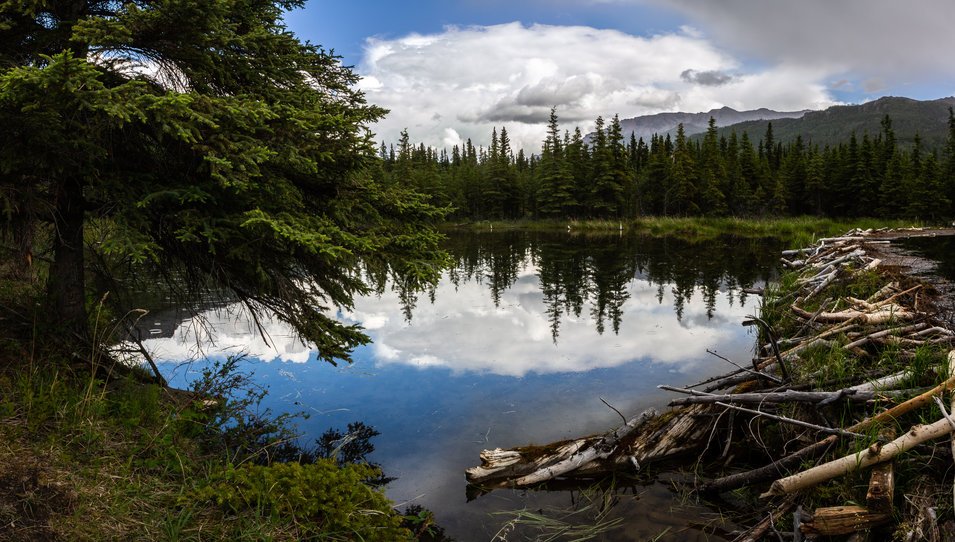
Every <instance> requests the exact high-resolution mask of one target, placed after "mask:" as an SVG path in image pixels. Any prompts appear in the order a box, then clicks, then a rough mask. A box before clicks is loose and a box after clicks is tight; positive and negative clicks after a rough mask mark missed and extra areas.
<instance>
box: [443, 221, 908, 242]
mask: <svg viewBox="0 0 955 542" xmlns="http://www.w3.org/2000/svg"><path fill="white" fill-rule="evenodd" d="M916 225H920V224H916V223H912V222H905V221H901V220H884V219H877V218H858V219H829V218H819V217H791V218H736V217H724V218H706V217H646V218H637V219H632V220H513V221H489V220H482V221H477V222H470V223H466V224H447V225H445V227H446V228H448V229H454V228H464V229H468V230H471V231H501V230H528V231H569V232H571V233H573V232H595V233H597V232H600V233H617V232H628V233H629V232H633V233H638V234H645V235H654V236H677V237H684V238H692V239H698V238H710V237H717V236H720V235H727V234H731V235H738V236H742V237H778V238H782V239H786V240H787V241H788V242H790V243H792V244H793V246H808V245H810V244H812V243H813V242H814V241H815V240H816V239H818V238H820V237H827V236H832V235H838V234H841V233H844V232H846V231H847V230H851V229H853V228H862V229H868V228H873V229H875V228H886V227H888V228H898V227H910V226H916Z"/></svg>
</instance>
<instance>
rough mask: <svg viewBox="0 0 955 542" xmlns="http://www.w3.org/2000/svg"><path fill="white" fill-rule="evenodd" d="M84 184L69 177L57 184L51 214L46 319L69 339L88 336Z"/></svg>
mask: <svg viewBox="0 0 955 542" xmlns="http://www.w3.org/2000/svg"><path fill="white" fill-rule="evenodd" d="M84 206H85V201H84V198H83V184H82V181H81V180H80V179H76V178H70V179H66V180H65V181H63V182H61V183H59V184H58V186H57V187H56V193H55V199H54V211H53V212H54V215H53V226H54V236H53V264H52V265H51V266H50V277H49V279H47V303H48V307H47V315H46V317H47V318H48V319H49V322H50V323H51V324H53V325H55V326H56V327H57V328H60V329H62V330H63V331H65V332H66V333H68V334H71V335H73V336H72V337H70V338H69V339H68V340H69V341H72V340H74V339H77V338H78V339H81V340H85V339H88V338H89V322H88V320H87V316H86V278H85V275H84V271H85V266H84V260H83V221H84V216H83V208H84Z"/></svg>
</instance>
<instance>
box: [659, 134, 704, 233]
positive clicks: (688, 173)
mask: <svg viewBox="0 0 955 542" xmlns="http://www.w3.org/2000/svg"><path fill="white" fill-rule="evenodd" d="M695 175H696V170H695V164H694V162H693V155H692V153H691V151H690V146H689V143H688V142H687V139H686V132H685V131H684V130H683V123H682V122H681V123H680V124H678V125H677V127H676V146H675V147H674V149H673V166H672V167H671V168H670V183H669V184H670V186H669V188H668V194H667V197H666V199H665V202H664V213H675V214H680V215H684V216H687V215H689V216H693V215H697V214H699V212H700V207H699V205H697V203H696V195H697V191H696V178H695Z"/></svg>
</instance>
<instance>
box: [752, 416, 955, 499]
mask: <svg viewBox="0 0 955 542" xmlns="http://www.w3.org/2000/svg"><path fill="white" fill-rule="evenodd" d="M951 432H952V426H951V424H949V421H948V419H946V418H942V419H941V420H938V421H937V422H935V423H933V424H930V425H917V426H915V427H913V428H912V429H911V430H909V431H908V432H907V433H905V434H904V435H902V436H901V437H899V438H897V439H895V440H893V441H892V442H890V443H888V444H886V445H885V446H882V448H880V449H876V448H868V449H866V450H862V451H861V452H857V453H854V454H849V455H847V456H845V457H841V458H839V459H836V460H834V461H830V462H828V463H823V464H822V465H819V466H816V467H813V468H811V469H808V470H804V471H802V472H800V473H797V474H794V475H792V476H787V477H786V478H781V479H779V480H776V481H775V482H773V485H772V487H770V488H769V491H768V492H766V493H764V494H763V495H761V497H764V498H765V497H771V496H774V495H786V494H789V493H794V492H796V491H800V490H803V489H807V488H810V487H814V486H816V485H819V484H821V483H822V482H825V481H827V480H831V479H833V478H836V477H839V476H843V475H846V474H849V473H850V472H855V471H857V470H860V469H864V468H866V467H870V466H872V465H875V464H877V463H881V462H883V461H888V460H889V459H892V458H893V457H895V456H897V455H899V454H901V453H903V452H906V451H908V450H911V449H912V448H914V447H916V446H918V445H919V444H922V443H923V442H927V441H930V440H934V439H937V438H939V437H943V436H945V435H948V434H949V433H951Z"/></svg>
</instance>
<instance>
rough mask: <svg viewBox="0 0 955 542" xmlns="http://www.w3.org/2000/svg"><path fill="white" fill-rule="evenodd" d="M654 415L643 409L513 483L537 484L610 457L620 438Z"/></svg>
mask: <svg viewBox="0 0 955 542" xmlns="http://www.w3.org/2000/svg"><path fill="white" fill-rule="evenodd" d="M656 415H657V412H656V410H653V409H652V408H651V409H649V410H645V411H644V412H643V413H641V414H640V415H639V416H637V417H635V418H633V419H631V420H630V421H628V422H627V423H626V425H623V426H622V427H619V428H617V429H616V430H614V431H612V432H610V433H608V434H607V435H605V436H604V437H603V438H601V439H600V440H598V441H597V442H595V443H594V444H593V445H592V446H590V447H589V448H587V449H585V450H582V451H578V452H575V453H573V454H571V455H570V457H568V458H566V459H563V460H560V461H558V462H557V463H554V464H553V465H550V466H547V467H544V468H542V469H539V470H537V471H535V472H532V473H530V474H528V475H526V476H522V477H520V478H518V479H517V480H514V482H513V484H514V485H515V486H518V487H520V486H529V485H532V484H539V483H541V482H544V481H547V480H550V479H551V478H556V477H558V476H561V475H563V474H567V473H568V472H570V471H572V470H575V469H577V468H580V467H582V466H584V465H586V464H587V463H590V462H591V461H595V460H597V459H606V458H607V457H610V454H611V453H613V451H614V450H615V449H616V448H617V445H618V444H620V441H621V440H623V439H624V438H626V437H627V436H628V435H629V434H630V433H632V432H634V431H635V430H637V429H639V428H640V427H642V426H643V425H644V424H645V423H647V422H648V421H649V420H651V419H652V418H654V417H655V416H656Z"/></svg>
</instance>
